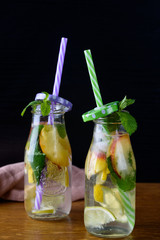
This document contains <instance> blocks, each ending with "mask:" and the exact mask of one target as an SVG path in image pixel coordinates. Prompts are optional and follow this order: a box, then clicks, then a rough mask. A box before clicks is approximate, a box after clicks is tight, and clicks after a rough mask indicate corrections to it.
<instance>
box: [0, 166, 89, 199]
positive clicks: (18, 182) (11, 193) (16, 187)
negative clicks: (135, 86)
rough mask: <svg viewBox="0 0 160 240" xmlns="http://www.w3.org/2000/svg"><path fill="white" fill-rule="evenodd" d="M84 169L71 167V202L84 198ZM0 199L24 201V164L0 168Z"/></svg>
mask: <svg viewBox="0 0 160 240" xmlns="http://www.w3.org/2000/svg"><path fill="white" fill-rule="evenodd" d="M84 181H85V175H84V169H81V168H78V167H76V166H72V201H76V200H79V199H83V198H84ZM0 198H3V199H6V200H12V201H24V163H23V162H21V163H14V164H9V165H6V166H4V167H1V168H0Z"/></svg>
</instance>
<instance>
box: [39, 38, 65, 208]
mask: <svg viewBox="0 0 160 240" xmlns="http://www.w3.org/2000/svg"><path fill="white" fill-rule="evenodd" d="M67 40H68V39H67V38H61V43H60V49H59V55H58V62H57V68H56V74H55V81H54V85H53V93H52V95H55V96H58V95H59V89H60V84H61V77H62V70H63V63H64V57H65V52H66V46H67ZM52 110H54V106H53V103H52ZM53 121H54V117H53V115H52V116H51V115H50V122H51V125H53ZM42 196H43V183H42V182H41V180H40V184H39V185H37V186H36V197H35V205H34V208H35V209H37V210H39V209H40V205H41V202H42Z"/></svg>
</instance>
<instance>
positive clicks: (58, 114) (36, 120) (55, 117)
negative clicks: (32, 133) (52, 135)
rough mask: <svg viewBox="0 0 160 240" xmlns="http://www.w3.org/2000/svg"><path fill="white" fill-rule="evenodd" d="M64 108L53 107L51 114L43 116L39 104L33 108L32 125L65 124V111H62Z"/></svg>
mask: <svg viewBox="0 0 160 240" xmlns="http://www.w3.org/2000/svg"><path fill="white" fill-rule="evenodd" d="M61 110H62V109H58V110H57V109H53V108H51V111H50V113H49V115H47V116H43V115H42V113H41V108H40V106H39V105H38V106H37V107H36V109H33V110H32V126H35V125H40V124H49V125H53V124H55V123H56V124H63V125H65V118H64V114H65V112H64V111H63V112H62V111H61Z"/></svg>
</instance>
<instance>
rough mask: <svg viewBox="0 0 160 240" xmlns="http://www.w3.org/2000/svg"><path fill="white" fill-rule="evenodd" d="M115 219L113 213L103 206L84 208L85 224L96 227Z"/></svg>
mask: <svg viewBox="0 0 160 240" xmlns="http://www.w3.org/2000/svg"><path fill="white" fill-rule="evenodd" d="M115 220H116V217H115V216H114V214H113V213H112V212H110V211H109V210H108V209H106V208H104V207H98V206H97V207H86V208H85V210H84V221H85V225H86V226H92V227H98V226H100V225H103V224H106V223H109V222H113V221H115Z"/></svg>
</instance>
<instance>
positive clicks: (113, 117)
mask: <svg viewBox="0 0 160 240" xmlns="http://www.w3.org/2000/svg"><path fill="white" fill-rule="evenodd" d="M94 122H95V123H98V124H116V125H118V124H119V125H120V124H122V123H121V121H120V118H119V115H118V114H117V113H116V112H114V113H112V114H110V115H108V116H106V117H103V118H102V117H101V118H98V119H95V120H94Z"/></svg>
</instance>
